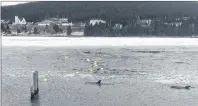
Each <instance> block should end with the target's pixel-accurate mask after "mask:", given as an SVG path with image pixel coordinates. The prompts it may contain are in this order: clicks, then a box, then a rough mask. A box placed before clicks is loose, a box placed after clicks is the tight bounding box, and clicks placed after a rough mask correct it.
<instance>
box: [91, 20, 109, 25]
mask: <svg viewBox="0 0 198 106" xmlns="http://www.w3.org/2000/svg"><path fill="white" fill-rule="evenodd" d="M96 23H97V24H99V23H106V21H104V20H100V19H92V20H90V22H89V24H91V25H95V24H96Z"/></svg>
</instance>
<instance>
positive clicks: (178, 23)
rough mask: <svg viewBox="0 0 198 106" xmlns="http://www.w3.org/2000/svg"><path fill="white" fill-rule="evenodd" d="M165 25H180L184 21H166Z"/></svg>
mask: <svg viewBox="0 0 198 106" xmlns="http://www.w3.org/2000/svg"><path fill="white" fill-rule="evenodd" d="M164 24H165V25H168V26H176V27H179V26H181V25H182V22H170V23H164Z"/></svg>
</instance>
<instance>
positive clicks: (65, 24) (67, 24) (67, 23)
mask: <svg viewBox="0 0 198 106" xmlns="http://www.w3.org/2000/svg"><path fill="white" fill-rule="evenodd" d="M73 25H74V24H73V23H72V22H70V23H69V22H66V23H62V26H73Z"/></svg>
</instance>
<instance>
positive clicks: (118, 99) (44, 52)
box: [1, 37, 198, 106]
mask: <svg viewBox="0 0 198 106" xmlns="http://www.w3.org/2000/svg"><path fill="white" fill-rule="evenodd" d="M2 45H3V48H2V76H1V77H2V85H1V86H2V101H1V102H2V105H3V106H54V105H57V106H197V104H198V102H197V99H198V71H197V70H198V65H197V64H198V39H196V38H94V37H93V38H55V37H50V38H47V37H3V39H2ZM32 71H38V72H39V89H40V91H39V98H38V100H36V101H33V102H31V101H30V83H31V80H32V77H31V75H32ZM100 79H101V80H102V83H105V84H104V85H101V86H97V85H92V84H85V83H86V82H95V81H98V80H100ZM172 85H181V86H183V85H191V86H193V87H195V88H192V89H190V90H185V89H183V90H177V89H171V88H170V87H171V86H172Z"/></svg>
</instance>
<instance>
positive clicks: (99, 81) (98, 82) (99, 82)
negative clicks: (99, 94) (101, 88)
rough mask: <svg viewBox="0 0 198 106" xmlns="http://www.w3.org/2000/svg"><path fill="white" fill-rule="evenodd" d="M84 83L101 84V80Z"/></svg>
mask: <svg viewBox="0 0 198 106" xmlns="http://www.w3.org/2000/svg"><path fill="white" fill-rule="evenodd" d="M85 84H98V85H99V84H101V80H98V81H97V82H85Z"/></svg>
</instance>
